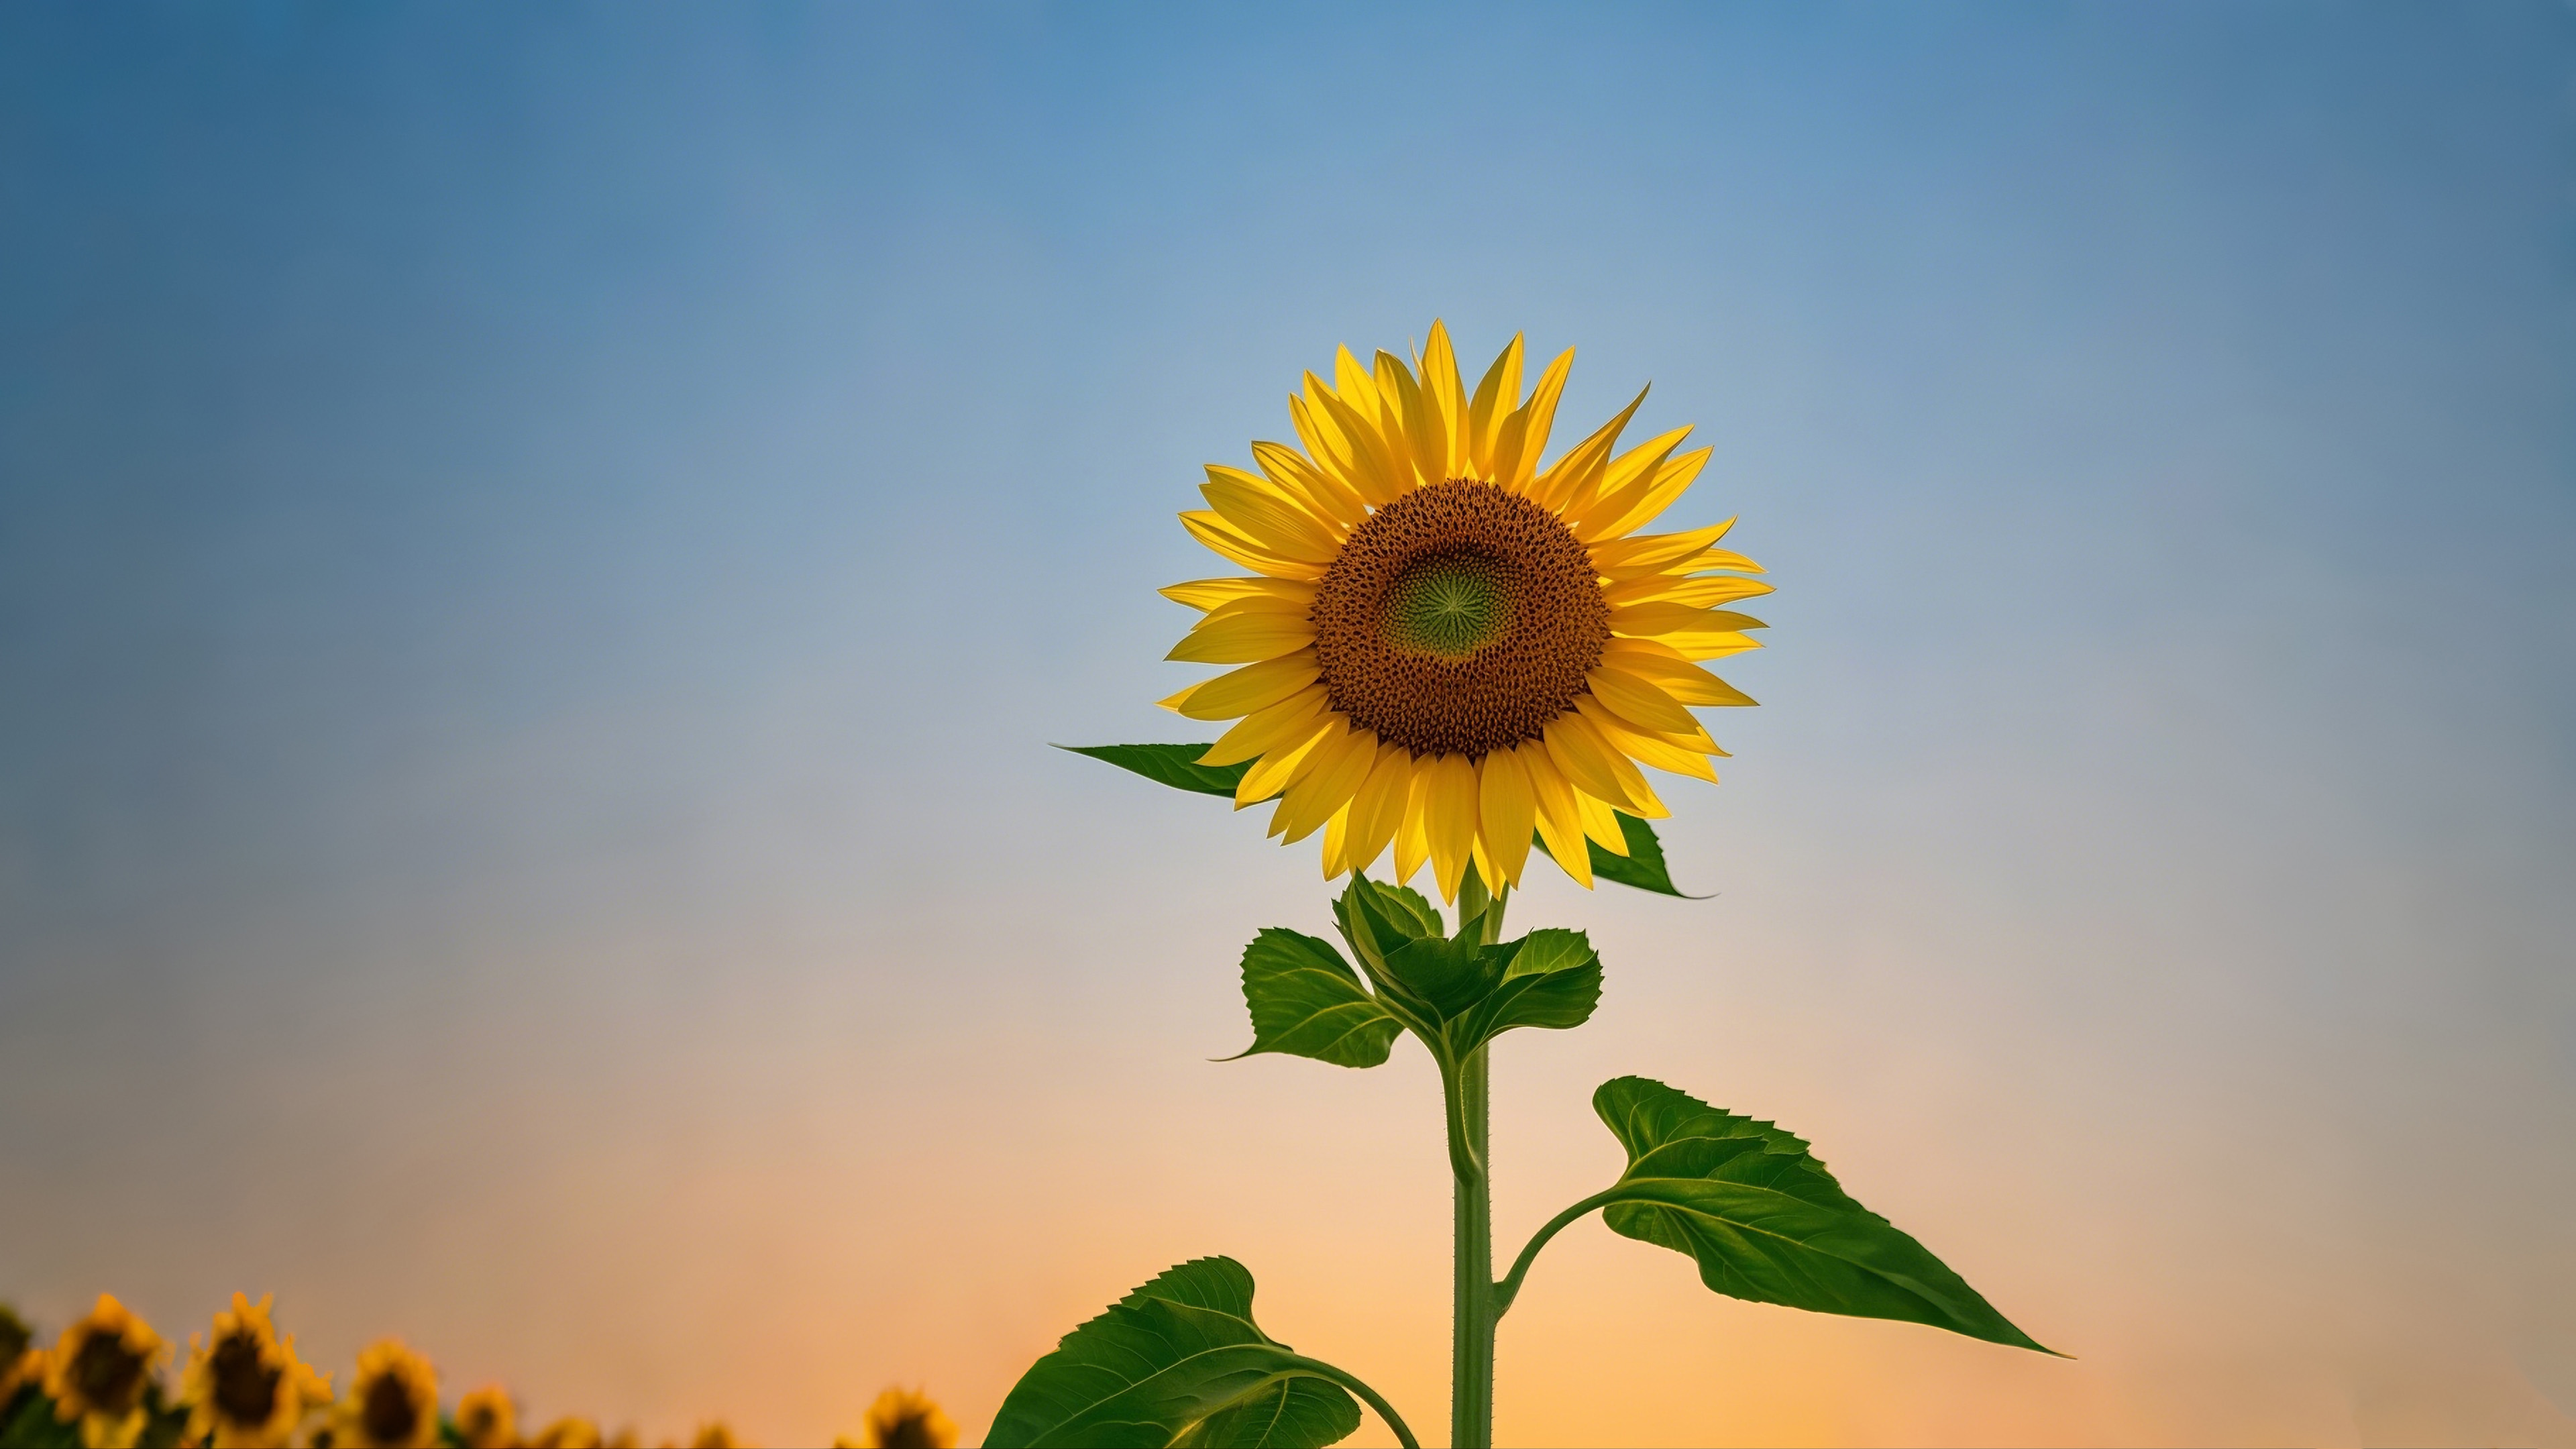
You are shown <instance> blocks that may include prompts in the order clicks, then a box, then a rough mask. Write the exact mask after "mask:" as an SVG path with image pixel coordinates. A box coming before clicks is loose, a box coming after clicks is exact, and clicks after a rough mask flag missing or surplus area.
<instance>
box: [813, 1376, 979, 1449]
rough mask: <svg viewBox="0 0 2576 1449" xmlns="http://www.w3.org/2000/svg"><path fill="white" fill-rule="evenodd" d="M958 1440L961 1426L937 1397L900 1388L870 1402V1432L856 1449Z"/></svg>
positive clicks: (949, 1444) (899, 1448)
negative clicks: (934, 1398) (940, 1404)
mask: <svg viewBox="0 0 2576 1449" xmlns="http://www.w3.org/2000/svg"><path fill="white" fill-rule="evenodd" d="M840 1442H841V1443H842V1444H848V1443H849V1442H850V1441H848V1440H846V1439H844V1440H841V1441H840ZM956 1443H957V1426H956V1424H954V1423H952V1422H951V1421H950V1420H949V1417H948V1415H947V1414H945V1413H943V1412H941V1411H940V1408H939V1405H938V1403H937V1402H936V1401H934V1400H933V1399H932V1398H931V1397H930V1396H929V1395H928V1394H925V1393H922V1392H920V1391H918V1390H915V1389H899V1388H898V1389H888V1390H886V1391H885V1392H884V1393H882V1394H879V1395H877V1401H876V1402H875V1403H873V1404H870V1405H869V1406H868V1426H867V1432H866V1435H865V1437H864V1438H862V1439H861V1440H860V1441H859V1444H858V1445H857V1446H853V1449H861V1446H864V1449H955V1445H956Z"/></svg>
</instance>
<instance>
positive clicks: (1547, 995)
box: [1449, 929, 1601, 1056]
mask: <svg viewBox="0 0 2576 1449" xmlns="http://www.w3.org/2000/svg"><path fill="white" fill-rule="evenodd" d="M1485 950H1486V954H1487V956H1488V957H1489V958H1491V959H1493V960H1494V961H1495V963H1496V964H1497V965H1499V966H1500V967H1501V971H1502V979H1501V980H1500V981H1499V982H1497V983H1496V984H1495V985H1494V987H1493V988H1492V989H1491V990H1490V991H1489V992H1487V993H1486V995H1485V998H1484V999H1483V1000H1482V1001H1480V1002H1478V1003H1477V1004H1476V1006H1475V1008H1474V1009H1473V1010H1472V1011H1469V1012H1468V1013H1466V1014H1465V1015H1464V1016H1462V1017H1461V1018H1460V1019H1459V1020H1457V1021H1456V1022H1454V1023H1452V1024H1451V1025H1450V1028H1449V1041H1450V1050H1452V1051H1455V1052H1457V1053H1458V1054H1459V1055H1461V1056H1464V1055H1465V1054H1467V1053H1468V1052H1471V1051H1474V1050H1475V1049H1476V1048H1478V1047H1480V1046H1482V1045H1484V1044H1485V1043H1486V1042H1488V1041H1491V1040H1493V1039H1494V1038H1495V1037H1497V1036H1500V1035H1502V1034H1503V1033H1504V1032H1507V1031H1509V1030H1511V1029H1512V1028H1513V1027H1516V1026H1535V1027H1544V1028H1548V1029H1550V1030H1563V1029H1565V1028H1567V1027H1576V1026H1581V1025H1583V1023H1585V1022H1587V1021H1590V1020H1591V1019H1592V1008H1594V1007H1595V1006H1598V1005H1599V1004H1600V1002H1601V957H1600V955H1599V954H1598V953H1596V952H1595V951H1594V950H1593V949H1592V940H1591V938H1590V937H1588V936H1586V935H1584V934H1583V933H1582V932H1581V931H1559V930H1553V929H1551V930H1544V931H1532V932H1530V933H1529V934H1528V935H1526V936H1523V937H1521V938H1520V939H1519V940H1517V941H1509V942H1505V943H1504V944H1502V945H1500V946H1488V947H1486V948H1485Z"/></svg>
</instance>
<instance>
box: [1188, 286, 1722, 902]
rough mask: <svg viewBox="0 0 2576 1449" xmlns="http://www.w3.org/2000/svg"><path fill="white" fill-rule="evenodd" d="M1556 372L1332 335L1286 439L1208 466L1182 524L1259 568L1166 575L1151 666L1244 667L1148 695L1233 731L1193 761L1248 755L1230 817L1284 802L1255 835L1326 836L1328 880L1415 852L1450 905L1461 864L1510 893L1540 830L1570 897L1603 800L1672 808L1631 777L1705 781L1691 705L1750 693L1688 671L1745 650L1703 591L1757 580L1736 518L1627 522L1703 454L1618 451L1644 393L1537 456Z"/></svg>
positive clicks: (1611, 811) (1585, 870) (1714, 593)
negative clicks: (1176, 622)
mask: <svg viewBox="0 0 2576 1449" xmlns="http://www.w3.org/2000/svg"><path fill="white" fill-rule="evenodd" d="M1573 363H1574V353H1573V352H1572V351H1571V350H1568V351H1567V352H1566V353H1564V354H1563V355H1562V356H1560V357H1558V358H1557V359H1556V361H1554V362H1553V363H1551V364H1549V366H1548V368H1547V371H1546V372H1545V373H1544V374H1542V375H1541V376H1540V378H1539V380H1538V382H1537V384H1536V385H1535V386H1533V387H1532V388H1531V389H1530V391H1529V393H1528V396H1527V397H1525V398H1524V397H1523V396H1522V394H1521V339H1520V338H1518V337H1514V338H1513V339H1512V343H1511V345H1510V346H1509V347H1506V348H1504V349H1503V352H1502V355H1501V356H1499V357H1497V358H1495V359H1494V363H1493V366H1491V367H1489V368H1487V369H1486V371H1485V375H1484V379H1483V380H1482V381H1481V382H1479V383H1478V384H1477V385H1476V389H1475V391H1474V392H1473V393H1470V392H1468V391H1467V390H1466V388H1465V387H1464V386H1463V384H1462V383H1461V381H1460V377H1459V373H1458V364H1457V358H1456V356H1455V354H1454V353H1453V352H1452V351H1451V350H1450V345H1449V336H1448V333H1447V331H1446V329H1444V328H1443V327H1442V326H1441V324H1440V323H1438V322H1434V323H1432V324H1431V334H1430V338H1429V340H1428V341H1427V342H1426V343H1425V344H1424V346H1423V348H1422V352H1421V355H1420V357H1419V358H1418V360H1417V364H1416V366H1415V367H1408V366H1407V365H1406V364H1405V362H1404V361H1403V359H1400V358H1398V357H1396V356H1394V355H1392V354H1390V353H1387V352H1383V351H1381V352H1379V353H1378V354H1377V360H1376V363H1375V366H1374V367H1373V368H1363V367H1362V366H1360V364H1359V361H1358V359H1356V358H1354V357H1353V356H1352V355H1351V353H1350V350H1349V349H1348V348H1344V349H1342V350H1341V351H1340V352H1339V354H1338V355H1337V356H1336V358H1335V360H1334V367H1333V381H1332V383H1331V384H1330V385H1327V384H1326V383H1325V382H1324V381H1323V380H1322V379H1321V378H1318V377H1317V376H1316V375H1315V374H1313V373H1311V372H1310V373H1307V374H1306V379H1305V390H1304V392H1303V393H1302V394H1291V395H1290V397H1289V399H1288V415H1289V419H1290V421H1291V423H1292V424H1293V425H1294V426H1295V428H1296V432H1297V436H1298V438H1299V440H1300V441H1301V442H1302V443H1303V444H1304V445H1305V446H1304V448H1303V449H1302V450H1300V449H1297V448H1292V447H1289V446H1287V445H1286V444H1283V443H1268V442H1257V443H1254V444H1253V445H1252V460H1253V463H1254V466H1255V467H1256V468H1258V469H1259V471H1258V472H1257V473H1248V472H1245V471H1243V470H1242V469H1239V468H1228V467H1224V466H1222V465H1218V464H1210V465H1208V469H1207V475H1208V481H1207V483H1206V485H1205V486H1204V487H1202V488H1201V489H1200V492H1201V493H1202V494H1203V495H1205V497H1206V499H1207V502H1208V507H1207V508H1205V509H1201V510H1194V511H1192V512H1188V513H1184V514H1182V515H1181V523H1182V525H1183V526H1184V527H1186V528H1188V529H1189V531H1190V534H1191V536H1193V537H1195V538H1196V539H1198V541H1199V542H1201V543H1203V544H1205V545H1207V546H1208V547H1209V548H1210V549H1213V550H1215V551H1216V552H1217V553H1218V554H1221V555H1223V556H1224V557H1225V558H1227V559H1229V560H1232V561H1233V562H1235V563H1237V564H1240V565H1242V566H1243V567H1245V568H1248V569H1251V570H1252V571H1253V576H1251V577H1248V578H1222V579H1203V580H1200V581H1198V582H1195V583H1185V584H1174V585H1172V586H1171V587H1170V588H1167V589H1165V590H1163V594H1164V596H1165V597H1166V598H1169V599H1172V600H1174V601H1176V602H1178V603H1182V604H1186V605H1189V606H1190V607H1192V608H1195V609H1199V610H1202V611H1204V615H1203V617H1202V618H1200V620H1199V621H1198V623H1197V624H1195V625H1194V626H1192V628H1191V630H1190V632H1189V634H1188V636H1187V637H1186V638H1184V639H1182V640H1181V642H1180V643H1179V644H1178V645H1177V646H1175V647H1174V648H1173V650H1172V652H1171V654H1170V656H1169V657H1170V658H1173V659H1178V660H1187V661H1191V662H1196V663H1203V664H1232V665H1239V666H1241V667H1240V668H1237V669H1234V670H1232V671H1230V672H1228V673H1225V674H1220V675H1218V676H1216V677H1215V678H1213V679H1210V680H1207V681H1205V682H1203V683H1200V684H1195V685H1192V686H1191V687H1190V688H1188V689H1184V690H1182V691H1181V692H1180V693H1178V694H1176V695H1173V696H1172V697H1171V698H1169V699H1167V700H1164V701H1163V704H1164V705H1165V707H1167V708H1170V709H1174V710H1177V711H1179V712H1180V713H1181V714H1184V715H1187V716H1188V717H1190V718H1192V719H1200V720H1234V721H1237V723H1236V724H1235V725H1234V726H1233V727H1232V728H1230V729H1228V730H1227V731H1226V733H1225V735H1224V736H1223V737H1222V738H1220V739H1219V740H1218V741H1217V742H1216V744H1215V745H1214V746H1213V747H1212V748H1210V749H1209V751H1208V752H1207V753H1206V754H1205V755H1204V756H1202V757H1201V758H1200V760H1199V763H1201V764H1203V765H1235V764H1245V763H1247V762H1248V763H1249V764H1250V768H1249V769H1248V770H1246V771H1245V773H1244V775H1243V779H1242V782H1241V784H1240V785H1239V786H1238V787H1237V788H1236V791H1235V804H1236V808H1238V809H1240V808H1242V807H1243V806H1246V805H1253V804H1257V803H1259V802H1261V801H1263V800H1267V799H1270V798H1272V797H1274V796H1275V797H1277V798H1278V801H1279V804H1278V808H1277V809H1276V810H1275V811H1273V812H1272V814H1271V817H1270V833H1271V834H1273V835H1277V836H1281V837H1283V839H1284V840H1285V841H1286V842H1290V843H1293V842H1295V841H1298V840H1301V839H1303V838H1305V837H1306V836H1308V835H1311V834H1313V833H1315V832H1316V831H1318V830H1321V831H1322V832H1323V834H1324V842H1323V853H1324V874H1325V875H1326V876H1327V877H1331V876H1338V875H1340V874H1342V873H1343V872H1345V871H1354V870H1366V869H1368V868H1369V867H1370V866H1371V865H1373V864H1374V863H1375V862H1376V861H1377V859H1378V857H1379V856H1381V855H1383V854H1385V853H1386V852H1387V850H1388V849H1389V848H1390V847H1392V848H1393V850H1394V853H1395V862H1394V871H1395V879H1397V880H1399V881H1401V880H1406V879H1410V878H1411V877H1412V875H1413V874H1414V872H1415V871H1417V870H1419V869H1420V868H1421V867H1422V865H1423V863H1424V862H1425V861H1426V860H1427V861H1428V862H1429V863H1430V865H1431V867H1432V872H1433V875H1434V877H1435V878H1436V879H1437V881H1438V883H1439V887H1440V893H1441V895H1442V896H1444V897H1446V898H1449V899H1452V900H1454V899H1456V898H1457V894H1458V888H1459V883H1460V880H1461V878H1462V877H1463V876H1464V874H1465V873H1466V871H1467V869H1468V868H1469V867H1470V866H1473V867H1474V868H1475V870H1476V872H1477V874H1478V876H1479V878H1480V879H1482V880H1484V881H1485V882H1486V883H1487V884H1488V885H1489V886H1500V885H1517V884H1518V883H1519V881H1520V877H1521V871H1522V867H1523V866H1524V864H1525V863H1526V862H1527V860H1528V857H1529V849H1530V839H1531V835H1532V832H1533V830H1535V832H1536V834H1537V836H1538V838H1539V839H1540V840H1541V841H1543V842H1544V843H1545V844H1546V846H1547V851H1548V853H1549V854H1550V855H1551V856H1553V857H1554V858H1555V859H1556V861H1557V862H1558V863H1559V864H1560V865H1562V866H1563V867H1564V868H1565V869H1566V871H1567V873H1568V874H1570V875H1572V876H1573V877H1574V878H1575V879H1576V880H1577V881H1579V882H1581V883H1582V884H1583V885H1585V886H1587V887H1588V886H1590V885H1591V884H1592V869H1591V858H1590V852H1589V851H1588V850H1587V849H1586V848H1585V846H1584V841H1585V838H1586V837H1589V838H1590V839H1591V840H1593V841H1596V842H1598V843H1599V844H1600V845H1601V847H1602V848H1603V849H1605V850H1608V851H1610V852H1612V853H1614V854H1620V855H1624V854H1626V853H1627V849H1628V847H1627V841H1626V837H1625V835H1624V833H1623V832H1622V831H1621V829H1620V826H1619V819H1618V817H1619V815H1620V813H1622V812H1625V813H1627V814H1630V815H1634V816H1637V817H1639V818H1641V819H1661V818H1663V817H1664V816H1666V815H1668V814H1670V813H1671V812H1670V811H1668V810H1666V809H1665V808H1664V804H1663V802H1662V800H1660V799H1659V798H1657V797H1656V795H1655V792H1654V789H1653V787H1652V786H1650V785H1648V784H1647V783H1646V777H1645V775H1644V774H1643V773H1642V772H1640V771H1639V770H1638V768H1637V767H1638V766H1639V765H1641V764H1642V765H1651V766H1653V767H1655V768H1657V769H1659V770H1667V771H1671V772H1674V773H1677V774H1685V775H1695V776H1698V777H1699V778H1701V779H1703V780H1707V781H1709V782H1710V783H1712V784H1714V783H1715V782H1716V780H1717V772H1716V770H1715V769H1714V768H1713V767H1712V766H1711V765H1710V764H1709V762H1708V757H1709V756H1712V755H1723V754H1725V753H1726V752H1725V751H1724V750H1721V749H1719V748H1718V747H1717V742H1716V741H1715V740H1713V739H1711V738H1710V737H1709V734H1708V731H1707V730H1706V729H1704V728H1703V727H1702V726H1701V725H1700V723H1699V721H1698V720H1697V719H1695V718H1694V717H1693V716H1692V715H1691V713H1690V710H1689V708H1688V706H1692V705H1748V704H1751V703H1753V701H1752V700H1751V699H1749V698H1747V697H1746V696H1745V695H1744V694H1743V693H1741V692H1740V691H1738V690H1737V689H1735V687H1734V686H1732V685H1730V684H1728V683H1726V681H1724V680H1722V679H1719V678H1718V677H1717V676H1716V675H1714V674H1711V673H1710V672H1708V671H1707V670H1705V669H1703V668H1701V667H1700V666H1699V664H1698V663H1696V662H1695V661H1698V660H1702V659H1713V658H1717V657H1719V656H1721V655H1727V654H1734V653H1738V652H1741V651H1743V650H1747V649H1752V648H1755V647H1757V646H1756V645H1755V644H1754V642H1753V640H1752V639H1751V638H1750V637H1749V636H1748V635H1747V634H1746V632H1745V631H1746V630H1749V629H1758V628H1761V627H1763V625H1762V622H1761V621H1760V620H1758V619H1754V618H1750V617H1748V616H1746V615H1743V614H1739V613H1733V612H1730V611H1728V610H1726V609H1724V608H1721V607H1719V606H1720V605H1724V604H1730V603H1733V602H1735V601H1736V600H1738V599H1746V598H1751V597H1753V596H1755V595H1757V594H1767V593H1769V592H1771V588H1770V585H1768V584H1764V583H1762V582H1759V581H1758V580H1755V579H1751V578H1747V577H1744V575H1747V574H1753V573H1760V572H1761V571H1762V570H1761V567H1760V566H1759V565H1757V564H1755V563H1754V562H1753V561H1752V560H1751V559H1748V558H1745V557H1744V556H1743V555H1741V554H1736V553H1730V552H1728V551H1727V550H1725V549H1721V548H1719V547H1717V546H1716V545H1717V542H1718V540H1719V539H1721V538H1723V537H1724V536H1725V534H1726V531H1727V528H1728V527H1729V526H1730V524H1731V523H1732V522H1733V520H1731V519H1730V520H1729V521H1728V522H1727V523H1721V524H1718V525H1716V526H1714V527H1711V528H1703V529H1697V530H1694V531H1691V532H1685V533H1655V534H1647V533H1639V532H1638V531H1637V530H1639V529H1641V528H1643V527H1645V526H1646V525H1647V524H1649V523H1651V522H1653V521H1654V519H1655V518H1656V517H1657V516H1658V515H1660V514H1661V513H1662V512H1663V511H1664V510H1665V509H1666V508H1667V507H1669V506H1670V505H1671V504H1672V502H1673V501H1674V500H1675V499H1676V498H1679V497H1680V496H1681V493H1682V490H1683V489H1685V488H1688V487H1689V486H1690V484H1691V480H1692V479H1694V478H1696V477H1697V476H1698V475H1699V471H1700V469H1701V467H1702V466H1704V465H1705V464H1706V463H1707V461H1708V456H1709V452H1710V450H1709V449H1707V448H1700V449H1697V450H1695V451H1692V452H1688V453H1679V452H1676V451H1675V450H1676V449H1677V448H1679V447H1680V445H1681V443H1682V440H1683V439H1684V438H1685V437H1686V436H1688V434H1689V432H1690V429H1688V428H1682V429H1679V430H1677V431H1674V432H1670V433H1666V434H1663V435H1662V436H1660V437H1655V438H1651V439H1648V440H1647V441H1646V442H1644V443H1641V444H1639V445H1637V446H1636V447H1633V448H1630V449H1628V450H1627V451H1626V452H1620V451H1619V447H1618V445H1619V435H1620V433H1621V431H1622V430H1623V429H1624V428H1625V427H1626V426H1627V423H1628V420H1629V418H1631V417H1632V416H1634V415H1635V413H1636V411H1637V405H1638V403H1642V402H1644V401H1645V396H1646V395H1645V393H1643V392H1642V391H1641V392H1639V393H1638V394H1637V401H1636V402H1631V403H1630V404H1628V406H1627V407H1626V408H1625V409H1624V410H1622V411H1621V412H1620V413H1619V415H1618V416H1616V417H1614V418H1612V419H1611V420H1610V421H1609V422H1608V423H1606V424H1604V425H1603V426H1602V427H1601V428H1600V430H1599V431H1597V432H1595V433H1593V434H1592V435H1591V436H1590V437H1588V438H1585V439H1584V440H1583V441H1582V442H1581V443H1579V444H1577V445H1575V447H1573V448H1572V449H1571V450H1569V451H1567V452H1566V453H1565V454H1564V455H1563V456H1561V457H1559V458H1558V459H1557V460H1556V461H1555V462H1554V463H1553V464H1550V465H1548V466H1547V467H1544V468H1542V467H1540V466H1539V457H1540V455H1541V453H1543V452H1544V451H1545V449H1546V446H1547V440H1548V433H1549V430H1550V426H1551V424H1552V423H1553V422H1554V420H1555V416H1556V403H1557V398H1558V396H1559V395H1560V394H1561V393H1562V392H1563V391H1564V388H1565V379H1566V374H1567V373H1568V372H1569V371H1570V370H1571V369H1572V367H1573ZM1417 368H1418V371H1417Z"/></svg>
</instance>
